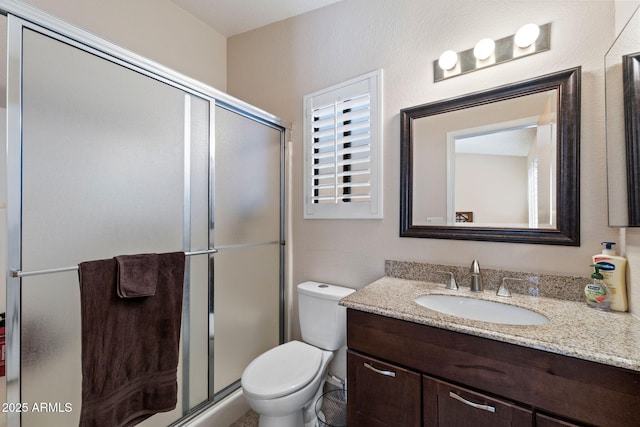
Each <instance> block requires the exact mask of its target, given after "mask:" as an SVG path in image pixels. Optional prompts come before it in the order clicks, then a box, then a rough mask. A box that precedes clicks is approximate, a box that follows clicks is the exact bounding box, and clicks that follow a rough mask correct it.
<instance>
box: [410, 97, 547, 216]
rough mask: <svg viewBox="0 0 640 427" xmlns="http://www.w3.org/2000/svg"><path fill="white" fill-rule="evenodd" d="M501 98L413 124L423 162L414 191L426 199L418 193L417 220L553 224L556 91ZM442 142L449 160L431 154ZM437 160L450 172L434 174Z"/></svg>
mask: <svg viewBox="0 0 640 427" xmlns="http://www.w3.org/2000/svg"><path fill="white" fill-rule="evenodd" d="M503 102H504V103H503V104H489V105H483V106H479V107H473V108H468V109H465V110H462V111H461V112H460V114H457V115H455V116H456V117H452V119H454V120H452V122H451V123H448V120H447V122H445V123H438V122H440V121H441V118H440V116H431V117H425V118H422V119H419V120H417V121H415V122H414V126H415V127H414V135H413V139H414V147H415V157H414V161H415V162H419V164H421V165H424V166H425V167H421V168H415V169H414V177H413V182H414V195H418V194H424V195H425V196H426V197H415V198H414V204H413V218H414V223H415V224H418V225H437V224H446V225H449V226H456V227H469V226H495V227H517V228H523V227H524V228H527V227H528V228H538V227H547V228H549V227H554V226H555V222H556V221H555V213H556V212H555V204H556V201H555V195H556V189H555V186H556V178H555V174H556V164H557V162H556V156H555V151H556V147H557V142H556V120H557V118H556V105H557V93H556V91H555V90H552V91H546V92H542V93H539V94H532V95H528V96H524V97H520V98H517V99H515V100H509V101H503ZM496 117H500V118H501V119H508V120H505V121H500V122H496V120H497V119H496ZM469 125H470V127H469ZM438 140H439V141H441V142H442V143H443V145H444V147H445V150H446V151H445V159H444V161H442V159H438V157H437V156H434V153H433V151H434V150H433V147H432V145H433V142H434V141H438ZM439 164H442V165H445V167H446V176H445V175H441V177H442V178H441V179H440V180H438V178H437V177H436V176H432V177H431V178H429V177H428V175H429V174H430V173H432V172H433V171H434V170H438V169H440V167H439V166H438V165H439ZM439 187H440V188H446V194H445V197H442V196H441V195H440V196H439V195H438V194H437V193H438V191H439V190H438V188H439ZM438 200H439V202H440V203H438Z"/></svg>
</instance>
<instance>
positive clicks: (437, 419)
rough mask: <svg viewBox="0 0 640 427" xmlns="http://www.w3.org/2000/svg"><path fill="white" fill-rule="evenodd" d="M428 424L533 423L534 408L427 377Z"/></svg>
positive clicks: (488, 426) (497, 426) (510, 426)
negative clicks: (530, 408)
mask: <svg viewBox="0 0 640 427" xmlns="http://www.w3.org/2000/svg"><path fill="white" fill-rule="evenodd" d="M423 399H424V403H423V411H424V413H423V417H424V426H425V427H532V426H533V425H534V424H533V412H532V411H530V410H528V409H525V408H522V407H520V406H516V405H514V404H513V403H511V402H507V401H504V400H499V399H495V398H493V397H489V396H486V395H484V394H481V393H478V392H474V391H471V390H467V389H465V388H462V387H458V386H454V385H452V384H449V383H446V382H443V381H439V380H436V379H433V378H430V377H426V376H425V377H423Z"/></svg>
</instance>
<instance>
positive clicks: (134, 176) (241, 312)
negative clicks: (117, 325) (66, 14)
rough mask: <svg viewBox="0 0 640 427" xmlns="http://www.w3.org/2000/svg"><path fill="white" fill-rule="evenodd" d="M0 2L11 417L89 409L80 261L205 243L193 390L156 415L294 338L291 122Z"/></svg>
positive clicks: (190, 280) (194, 403) (70, 420)
mask: <svg viewBox="0 0 640 427" xmlns="http://www.w3.org/2000/svg"><path fill="white" fill-rule="evenodd" d="M0 6H3V10H4V13H5V14H7V16H8V49H9V55H8V61H9V62H8V64H7V65H8V83H7V92H8V97H7V99H8V103H7V116H8V121H7V123H8V142H7V144H8V162H7V180H8V187H7V188H8V193H7V217H8V220H7V223H8V261H7V268H8V269H9V270H10V272H9V273H8V275H7V405H8V408H14V409H15V410H12V411H9V412H8V414H7V419H8V425H9V426H19V425H23V426H32V425H77V423H78V419H79V414H80V403H81V401H80V397H81V370H80V367H81V351H80V337H81V325H80V305H79V301H80V298H79V287H78V273H77V271H76V266H77V264H78V263H80V262H82V261H88V260H96V259H104V258H112V257H114V256H116V255H120V254H136V253H150V252H156V253H159V252H172V251H176V250H180V251H185V252H186V253H187V255H189V256H187V265H186V273H185V294H184V305H183V318H182V336H181V350H180V351H181V357H180V363H179V366H178V385H179V396H178V405H177V407H176V409H175V410H173V411H171V412H167V413H162V414H157V415H155V416H153V417H151V418H149V419H148V420H147V421H145V422H144V423H143V424H142V425H147V426H166V425H170V424H174V423H175V424H176V425H177V424H180V423H181V420H184V419H185V416H188V415H189V414H192V413H194V412H195V411H198V410H201V409H202V408H205V407H207V406H209V405H212V404H215V402H216V401H218V400H220V399H221V398H222V397H224V396H226V395H227V394H228V393H230V392H232V391H234V390H236V389H237V388H238V387H239V379H240V375H241V373H242V370H243V369H244V367H245V366H246V365H247V364H248V363H249V362H250V361H251V360H252V359H253V358H254V357H255V356H257V355H258V354H260V353H262V352H264V351H265V350H267V349H269V348H271V347H274V346H276V345H278V344H279V343H281V342H282V340H283V324H284V322H283V282H284V279H283V271H284V268H283V267H284V266H283V251H284V248H283V242H284V235H283V233H284V226H283V225H284V221H283V198H284V196H283V195H284V173H283V171H284V158H285V155H284V146H285V145H284V142H285V129H286V124H284V123H282V121H280V120H279V119H277V118H276V117H273V116H271V115H269V114H267V113H265V112H263V111H261V110H258V109H256V108H254V107H251V106H249V105H247V104H244V103H242V102H240V101H237V100H235V99H233V98H231V97H228V96H226V95H224V94H221V93H219V92H217V91H215V90H213V89H211V88H209V87H207V86H204V85H201V84H199V83H198V82H195V81H192V80H190V79H187V78H185V77H182V76H180V75H177V74H175V73H173V72H171V71H169V70H166V69H164V68H162V67H161V66H158V65H155V64H152V63H150V62H148V61H146V60H144V59H142V58H139V57H137V56H135V55H133V54H130V53H128V52H126V51H123V50H121V49H119V48H117V47H115V46H113V45H110V44H109V43H107V42H104V41H102V40H100V39H98V38H95V37H93V36H90V35H87V34H85V33H83V32H82V31H80V30H76V29H74V28H71V27H68V26H66V25H65V24H62V23H60V22H58V21H56V20H55V19H53V18H50V17H48V16H45V15H40V14H39V13H37V12H34V11H33V10H31V9H22V8H19V9H15V7H14V4H13V3H9V2H0ZM24 404H26V405H27V406H21V405H24ZM40 404H45V406H41V407H43V408H45V410H42V411H39V410H34V408H36V409H39V408H40V407H37V406H32V405H40ZM9 405H12V406H9Z"/></svg>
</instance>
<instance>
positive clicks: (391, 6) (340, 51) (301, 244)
mask: <svg viewBox="0 0 640 427" xmlns="http://www.w3.org/2000/svg"><path fill="white" fill-rule="evenodd" d="M528 22H535V23H538V24H544V23H546V22H551V50H550V51H548V52H543V53H540V54H537V55H534V56H531V57H527V58H523V59H519V60H517V61H513V62H510V63H507V64H502V65H499V66H496V67H492V68H489V69H486V70H482V71H478V72H475V73H471V74H468V75H465V76H460V77H456V78H453V79H449V80H446V81H443V82H439V83H434V82H433V75H432V61H433V60H434V59H436V58H438V56H439V55H440V53H441V52H442V51H444V50H445V49H454V50H457V51H461V50H465V49H468V48H471V47H473V45H474V44H475V42H476V41H477V40H479V39H480V38H482V37H487V36H489V37H494V38H501V37H504V36H507V35H510V34H513V33H514V32H515V31H516V30H517V29H518V27H519V26H521V25H523V24H526V23H528ZM614 34H615V16H614V3H613V2H612V1H569V0H556V1H539V0H530V1H526V0H522V1H512V0H485V1H481V2H479V1H477V0H451V1H441V0H428V1H425V0H403V1H402V2H390V1H387V0H347V1H342V2H339V3H336V4H334V5H331V6H328V7H326V8H323V9H320V10H317V11H315V12H312V13H309V14H306V15H302V16H299V17H296V18H293V19H290V20H287V21H283V22H280V23H276V24H273V25H270V26H268V27H265V28H262V29H258V30H255V31H252V32H248V33H244V34H241V35H238V36H235V37H232V38H230V39H229V41H228V45H227V49H228V58H227V61H228V70H227V75H228V80H227V88H228V92H229V93H230V94H231V95H233V96H236V97H239V98H241V99H244V100H246V101H248V102H250V103H252V104H254V105H257V106H259V107H261V108H264V109H266V110H268V111H270V112H272V113H274V114H277V115H279V116H281V117H283V118H284V119H286V120H291V121H292V122H293V133H292V140H293V142H292V144H291V151H292V153H291V158H292V175H291V177H290V182H291V186H292V188H291V194H292V197H291V204H292V213H291V218H290V219H291V222H292V230H293V231H292V236H290V240H289V241H290V243H292V246H291V252H292V260H291V262H292V275H291V276H292V277H291V281H290V282H291V283H293V284H296V283H299V282H301V281H304V280H320V281H327V282H333V283H336V284H344V285H346V286H350V287H354V288H360V287H362V286H364V285H366V284H368V283H370V282H371V281H373V280H375V279H377V278H379V277H381V276H382V275H383V274H384V260H385V259H400V260H416V261H428V262H441V263H450V264H458V265H470V264H471V261H472V260H473V259H474V258H477V259H478V261H479V262H480V265H481V266H485V267H496V268H506V269H511V270H521V271H537V272H547V273H570V274H577V275H588V274H589V272H590V269H589V264H590V262H591V261H590V260H591V255H592V254H594V253H597V252H599V250H600V242H601V241H602V240H606V239H612V240H614V241H616V240H618V237H619V235H618V231H617V230H615V229H610V228H609V227H608V226H607V204H606V203H607V202H606V200H607V199H606V168H605V107H604V80H603V68H604V67H603V58H604V54H605V52H606V51H607V49H608V48H609V46H610V45H611V43H612V42H613V40H614ZM576 66H582V115H581V167H582V170H581V218H580V221H581V246H580V247H565V246H550V245H528V244H513V243H511V244H509V243H494V242H466V241H456V240H437V239H416V238H400V237H398V230H399V203H400V194H399V188H400V169H399V168H400V145H399V134H400V130H399V110H400V109H401V108H404V107H409V106H412V105H417V104H421V103H426V102H432V101H437V100H442V99H446V98H449V97H454V96H459V95H463V94H465V93H469V92H473V91H478V90H483V89H488V88H491V87H495V86H499V85H504V84H507V83H511V82H516V81H520V80H525V79H529V78H533V77H536V76H540V75H543V74H547V73H551V72H555V71H560V70H564V69H567V68H572V67H576ZM378 68H382V69H384V144H385V146H384V174H385V176H384V198H385V203H384V219H383V220H368V221H357V220H356V221H354V220H332V221H329V220H304V219H303V208H302V206H303V188H302V165H303V158H302V139H303V138H302V128H303V126H302V114H303V112H302V97H303V95H305V94H307V93H310V92H313V91H315V90H318V89H322V88H325V87H328V86H330V85H333V84H336V83H339V82H341V81H344V80H347V79H349V78H352V77H355V76H358V75H361V74H364V73H366V72H369V71H372V70H374V69H378ZM639 240H640V239H639Z"/></svg>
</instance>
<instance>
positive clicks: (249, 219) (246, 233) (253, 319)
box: [210, 106, 282, 396]
mask: <svg viewBox="0 0 640 427" xmlns="http://www.w3.org/2000/svg"><path fill="white" fill-rule="evenodd" d="M215 123H216V126H215V168H214V194H215V198H214V215H213V230H212V231H213V241H214V244H215V247H216V248H217V249H218V250H219V252H218V253H217V254H216V255H215V257H214V262H213V289H212V291H211V308H212V312H213V316H212V317H213V331H214V332H213V334H212V348H213V352H212V354H211V357H212V359H213V360H212V368H213V369H211V370H210V373H211V375H212V376H213V378H211V382H210V394H211V395H212V396H213V395H215V394H217V393H220V392H223V391H224V390H225V389H226V388H228V387H232V386H233V385H237V382H238V380H239V379H240V376H241V375H242V371H243V370H244V368H245V367H246V366H247V365H248V364H249V363H250V362H251V361H252V360H253V359H254V358H255V357H256V356H258V355H259V354H261V353H263V352H264V351H266V350H268V349H270V348H272V347H275V346H277V345H278V344H280V342H281V339H282V331H281V327H280V325H281V317H280V316H281V310H280V304H281V299H282V293H281V285H280V284H281V264H280V259H281V255H280V252H281V245H280V241H281V216H280V213H281V181H280V180H281V147H282V132H281V129H277V128H274V127H272V126H269V125H267V124H264V123H262V122H260V121H257V120H254V119H252V118H251V117H247V116H244V115H241V114H238V113H236V112H234V111H231V110H228V109H226V108H224V107H221V106H216V109H215Z"/></svg>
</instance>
